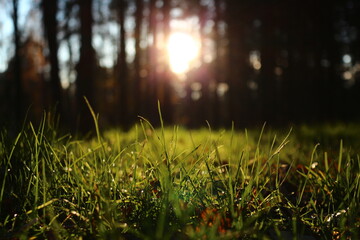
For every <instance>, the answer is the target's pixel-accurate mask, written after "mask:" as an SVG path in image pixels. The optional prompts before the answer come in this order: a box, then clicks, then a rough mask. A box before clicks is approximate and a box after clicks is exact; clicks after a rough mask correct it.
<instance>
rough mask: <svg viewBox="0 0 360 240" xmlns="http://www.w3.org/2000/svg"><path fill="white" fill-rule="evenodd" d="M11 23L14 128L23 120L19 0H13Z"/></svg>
mask: <svg viewBox="0 0 360 240" xmlns="http://www.w3.org/2000/svg"><path fill="white" fill-rule="evenodd" d="M12 4H13V16H12V20H13V25H14V43H15V46H14V47H15V55H14V66H13V71H14V86H15V93H14V96H13V97H14V101H13V102H14V103H15V113H14V114H15V116H14V118H15V122H16V128H18V127H21V123H22V121H23V120H24V119H23V118H24V103H23V97H24V96H23V88H22V66H21V65H22V61H21V56H20V48H21V46H20V33H19V25H18V13H19V12H18V7H19V1H18V0H13V1H12Z"/></svg>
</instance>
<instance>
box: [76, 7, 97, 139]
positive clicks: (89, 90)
mask: <svg viewBox="0 0 360 240" xmlns="http://www.w3.org/2000/svg"><path fill="white" fill-rule="evenodd" d="M78 4H79V18H80V39H81V40H80V41H81V47H80V59H79V62H78V64H77V79H76V100H77V109H78V111H77V113H78V114H79V125H78V128H79V131H80V132H81V133H86V132H88V131H89V130H91V128H92V126H93V123H92V119H91V115H90V112H89V109H88V108H87V106H86V104H85V102H84V97H86V98H87V99H88V101H89V103H90V105H91V106H92V107H93V108H96V103H95V101H94V74H95V68H96V59H95V50H94V48H93V46H92V36H93V34H92V25H93V16H92V0H87V1H79V3H78Z"/></svg>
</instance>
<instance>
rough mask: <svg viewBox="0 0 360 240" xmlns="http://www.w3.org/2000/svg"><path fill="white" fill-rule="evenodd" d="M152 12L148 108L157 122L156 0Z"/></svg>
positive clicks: (152, 120) (150, 117)
mask: <svg viewBox="0 0 360 240" xmlns="http://www.w3.org/2000/svg"><path fill="white" fill-rule="evenodd" d="M149 8H150V13H149V34H150V35H151V36H152V39H153V41H152V44H151V45H150V46H149V49H148V61H149V62H148V65H147V69H148V74H149V75H148V81H149V99H148V110H149V116H148V117H149V120H150V121H151V122H155V121H156V119H157V114H155V113H156V104H157V95H156V88H157V84H158V79H157V78H158V74H157V71H158V69H157V68H158V51H157V43H158V39H157V14H158V9H157V7H156V0H150V6H149Z"/></svg>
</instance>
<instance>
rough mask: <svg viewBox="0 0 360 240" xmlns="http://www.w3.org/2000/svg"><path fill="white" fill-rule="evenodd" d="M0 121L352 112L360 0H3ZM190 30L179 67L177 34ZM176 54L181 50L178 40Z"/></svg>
mask: <svg viewBox="0 0 360 240" xmlns="http://www.w3.org/2000/svg"><path fill="white" fill-rule="evenodd" d="M0 4H1V11H2V13H1V16H2V17H1V18H0V21H1V22H0V23H1V24H0V115H1V116H2V117H1V119H0V121H1V124H2V125H6V126H21V124H22V122H23V120H24V119H25V117H26V118H27V119H28V120H31V121H33V122H39V121H40V120H41V116H42V114H43V111H44V110H47V111H53V112H56V113H57V114H59V116H61V117H60V121H61V124H62V125H63V126H65V127H67V128H69V129H73V130H75V129H78V130H80V131H81V132H87V131H89V130H90V129H91V128H92V121H91V115H90V111H89V109H88V108H87V106H86V104H85V101H84V98H83V97H84V96H86V97H87V99H88V100H89V102H90V104H91V106H92V107H93V108H94V110H95V112H97V113H99V116H100V119H99V122H100V124H101V125H102V126H121V127H123V128H128V127H130V126H131V125H132V124H133V123H134V122H136V121H138V117H139V116H142V117H144V118H146V119H148V120H149V121H150V122H152V123H153V124H155V125H156V124H157V123H158V109H157V102H158V101H159V102H160V103H161V108H162V112H163V119H164V121H165V122H166V123H168V124H173V123H175V124H181V125H184V126H188V127H198V126H206V122H205V121H208V122H209V124H210V125H211V126H213V127H215V128H216V127H229V126H231V124H232V122H234V123H235V126H237V127H243V126H253V125H258V124H262V123H264V122H268V123H269V124H273V125H284V124H288V123H302V122H310V123H313V122H324V121H330V122H331V121H356V120H357V119H359V116H360V112H359V111H358V103H359V102H360V74H359V71H360V15H359V14H358V13H359V12H360V2H359V1H355V0H344V1H326V0H317V1H312V0H302V1H297V0H291V1H289V0H271V1H262V0H256V1H254V0H252V1H248V0H241V1H239V0H236V1H235V0H182V1H180V0H106V1H99V0H52V1H49V0H42V1H40V0H12V1H10V0H3V1H0ZM179 32H181V33H186V34H187V36H191V37H192V38H193V39H195V42H196V44H197V46H198V49H197V50H196V51H197V54H196V56H195V57H194V58H193V59H192V60H191V61H189V65H188V66H186V67H185V69H183V71H176V69H174V66H172V65H171V61H170V60H169V58H170V57H171V56H169V49H168V42H169V39H170V38H171V36H172V35H174V34H175V33H179ZM177 45H178V48H179V49H181V51H183V52H189V51H191V50H190V49H189V48H188V46H187V45H186V44H185V43H184V44H182V43H181V42H180V43H177Z"/></svg>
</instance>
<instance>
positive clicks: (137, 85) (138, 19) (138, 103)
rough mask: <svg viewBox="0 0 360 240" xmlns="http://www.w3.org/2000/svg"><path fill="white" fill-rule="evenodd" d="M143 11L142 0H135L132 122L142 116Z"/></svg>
mask: <svg viewBox="0 0 360 240" xmlns="http://www.w3.org/2000/svg"><path fill="white" fill-rule="evenodd" d="M143 11H144V2H143V0H136V12H135V24H136V26H135V33H134V34H135V36H134V37H135V58H134V70H135V79H134V95H133V101H134V120H135V119H136V116H138V115H141V114H142V110H143V109H142V108H143V107H142V105H143V101H144V92H143V91H142V84H143V78H142V74H141V70H142V66H141V57H142V54H141V46H140V44H141V28H142V23H143Z"/></svg>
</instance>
